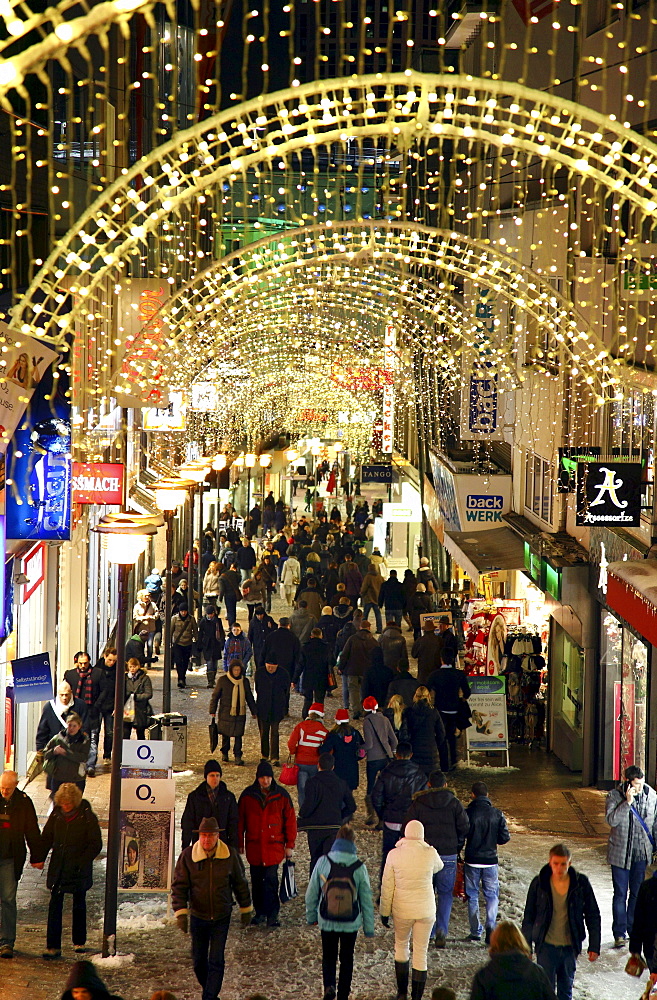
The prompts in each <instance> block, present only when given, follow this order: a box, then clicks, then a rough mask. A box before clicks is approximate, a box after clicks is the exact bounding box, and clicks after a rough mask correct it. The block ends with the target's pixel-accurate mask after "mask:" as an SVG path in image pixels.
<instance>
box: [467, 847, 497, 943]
mask: <svg viewBox="0 0 657 1000" xmlns="http://www.w3.org/2000/svg"><path fill="white" fill-rule="evenodd" d="M463 874H464V877H465V895H466V897H467V900H468V920H469V922H470V937H471V938H476V939H477V940H479V938H480V937H481V935H482V931H483V928H482V926H481V924H480V922H479V886H480V884H481V890H482V892H483V894H484V899H485V901H486V942H487V943H488V941H489V938H490V935H491V932H492V930H493V928H494V927H495V924H496V923H497V911H498V907H499V899H500V883H499V878H498V866H497V865H467V864H466V865H464V868H463Z"/></svg>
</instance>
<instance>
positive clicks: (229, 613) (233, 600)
mask: <svg viewBox="0 0 657 1000" xmlns="http://www.w3.org/2000/svg"><path fill="white" fill-rule="evenodd" d="M224 604H225V605H226V618H227V619H228V627H229V628H230V626H231V625H233V624H234V623H235V622H236V621H237V597H236V595H235V594H225V595H224Z"/></svg>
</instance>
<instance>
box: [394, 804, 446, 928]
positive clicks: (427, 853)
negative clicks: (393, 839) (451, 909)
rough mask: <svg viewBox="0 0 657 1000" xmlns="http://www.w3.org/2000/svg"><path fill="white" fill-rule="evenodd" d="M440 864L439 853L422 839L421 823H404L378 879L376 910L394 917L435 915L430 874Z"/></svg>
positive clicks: (439, 866) (431, 917)
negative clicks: (379, 885) (377, 903)
mask: <svg viewBox="0 0 657 1000" xmlns="http://www.w3.org/2000/svg"><path fill="white" fill-rule="evenodd" d="M442 867H443V862H442V860H441V858H440V857H439V855H438V852H437V851H436V850H435V848H433V847H432V846H431V845H430V844H428V843H427V842H426V841H425V839H424V829H423V827H422V824H421V823H418V822H409V823H407V824H406V828H405V830H404V836H403V837H402V838H401V840H398V841H397V844H396V846H395V847H393V849H392V850H391V851H390V852H389V854H388V857H387V858H386V865H385V868H384V869H383V878H382V880H381V901H380V903H379V912H380V914H381V916H382V917H389V916H390V915H391V914H392V916H393V917H394V918H395V919H397V920H400V919H401V920H422V919H427V918H428V919H430V920H435V918H436V896H435V893H434V890H433V876H434V875H435V874H436V873H437V872H439V871H440V870H441V869H442Z"/></svg>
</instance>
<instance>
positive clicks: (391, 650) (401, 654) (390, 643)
mask: <svg viewBox="0 0 657 1000" xmlns="http://www.w3.org/2000/svg"><path fill="white" fill-rule="evenodd" d="M379 646H380V647H381V649H382V651H383V662H384V663H385V665H386V667H390V669H391V670H399V667H400V664H404V666H406V667H408V648H407V646H406V639H405V638H404V636H403V635H402V630H401V628H400V626H399V625H389V626H387V627H386V628H384V630H383V632H382V633H381V635H380V636H379Z"/></svg>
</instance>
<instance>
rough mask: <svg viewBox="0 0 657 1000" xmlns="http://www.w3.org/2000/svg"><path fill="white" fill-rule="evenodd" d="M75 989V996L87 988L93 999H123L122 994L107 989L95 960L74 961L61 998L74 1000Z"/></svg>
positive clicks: (61, 999) (62, 999)
mask: <svg viewBox="0 0 657 1000" xmlns="http://www.w3.org/2000/svg"><path fill="white" fill-rule="evenodd" d="M73 990H75V997H78V996H79V995H80V994H79V993H78V990H86V991H87V993H88V994H89V995H90V996H91V998H92V1000H121V997H120V996H117V995H116V994H114V993H110V991H109V990H108V989H107V987H106V986H105V983H104V982H103V980H102V979H101V978H100V976H99V975H98V973H97V972H96V970H95V968H94V965H93V962H74V963H73V965H72V966H71V971H70V973H69V976H68V979H67V980H66V985H65V987H64V992H63V993H62V995H61V997H60V1000H74V994H73Z"/></svg>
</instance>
